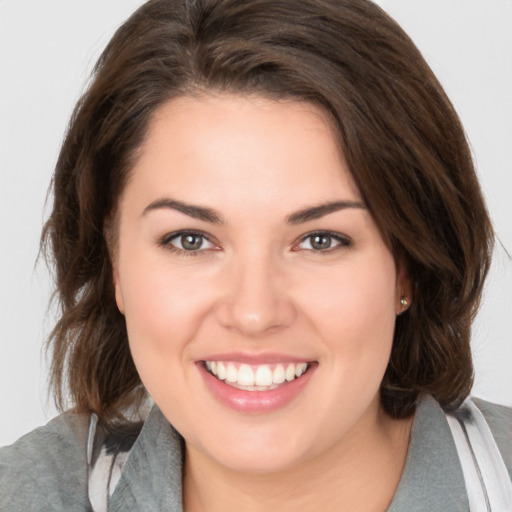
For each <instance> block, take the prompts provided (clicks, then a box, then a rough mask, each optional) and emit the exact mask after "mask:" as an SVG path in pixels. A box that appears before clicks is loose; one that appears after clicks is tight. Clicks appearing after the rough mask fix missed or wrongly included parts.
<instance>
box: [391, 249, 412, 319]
mask: <svg viewBox="0 0 512 512" xmlns="http://www.w3.org/2000/svg"><path fill="white" fill-rule="evenodd" d="M411 302H412V283H411V278H410V277H409V272H408V271H407V267H406V265H405V262H404V260H403V258H399V260H398V262H397V268H396V297H395V312H396V314H397V315H401V314H402V313H404V312H405V311H407V309H409V306H410V305H411Z"/></svg>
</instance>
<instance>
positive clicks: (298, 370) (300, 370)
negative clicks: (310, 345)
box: [295, 363, 308, 377]
mask: <svg viewBox="0 0 512 512" xmlns="http://www.w3.org/2000/svg"><path fill="white" fill-rule="evenodd" d="M307 367H308V365H307V364H306V363H299V364H298V365H297V366H296V367H295V376H296V377H300V376H301V375H302V374H303V373H304V372H305V371H306V368H307Z"/></svg>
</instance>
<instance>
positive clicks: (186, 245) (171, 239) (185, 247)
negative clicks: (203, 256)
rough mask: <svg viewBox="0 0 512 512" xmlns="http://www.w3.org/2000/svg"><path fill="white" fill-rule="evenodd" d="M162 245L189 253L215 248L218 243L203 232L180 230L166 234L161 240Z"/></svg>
mask: <svg viewBox="0 0 512 512" xmlns="http://www.w3.org/2000/svg"><path fill="white" fill-rule="evenodd" d="M160 245H162V246H164V247H167V248H169V249H171V250H174V251H179V252H185V253H189V254H193V253H198V252H201V251H207V250H209V249H215V248H216V245H215V244H214V243H212V242H211V241H210V240H209V239H208V238H207V237H206V236H205V235H204V234H203V233H199V232H195V231H180V232H179V233H171V234H169V235H165V236H164V237H163V238H162V239H161V240H160Z"/></svg>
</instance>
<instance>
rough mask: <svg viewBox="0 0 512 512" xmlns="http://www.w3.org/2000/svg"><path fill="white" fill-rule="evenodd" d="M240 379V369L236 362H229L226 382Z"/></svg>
mask: <svg viewBox="0 0 512 512" xmlns="http://www.w3.org/2000/svg"><path fill="white" fill-rule="evenodd" d="M237 380H238V371H237V369H236V366H235V365H234V364H231V363H230V364H228V366H227V368H226V382H236V381H237Z"/></svg>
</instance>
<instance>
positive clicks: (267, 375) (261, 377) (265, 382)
mask: <svg viewBox="0 0 512 512" xmlns="http://www.w3.org/2000/svg"><path fill="white" fill-rule="evenodd" d="M254 381H255V382H254V383H255V384H256V386H270V385H271V384H272V370H271V369H270V368H269V367H268V366H258V369H257V370H256V377H255V379H254Z"/></svg>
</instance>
